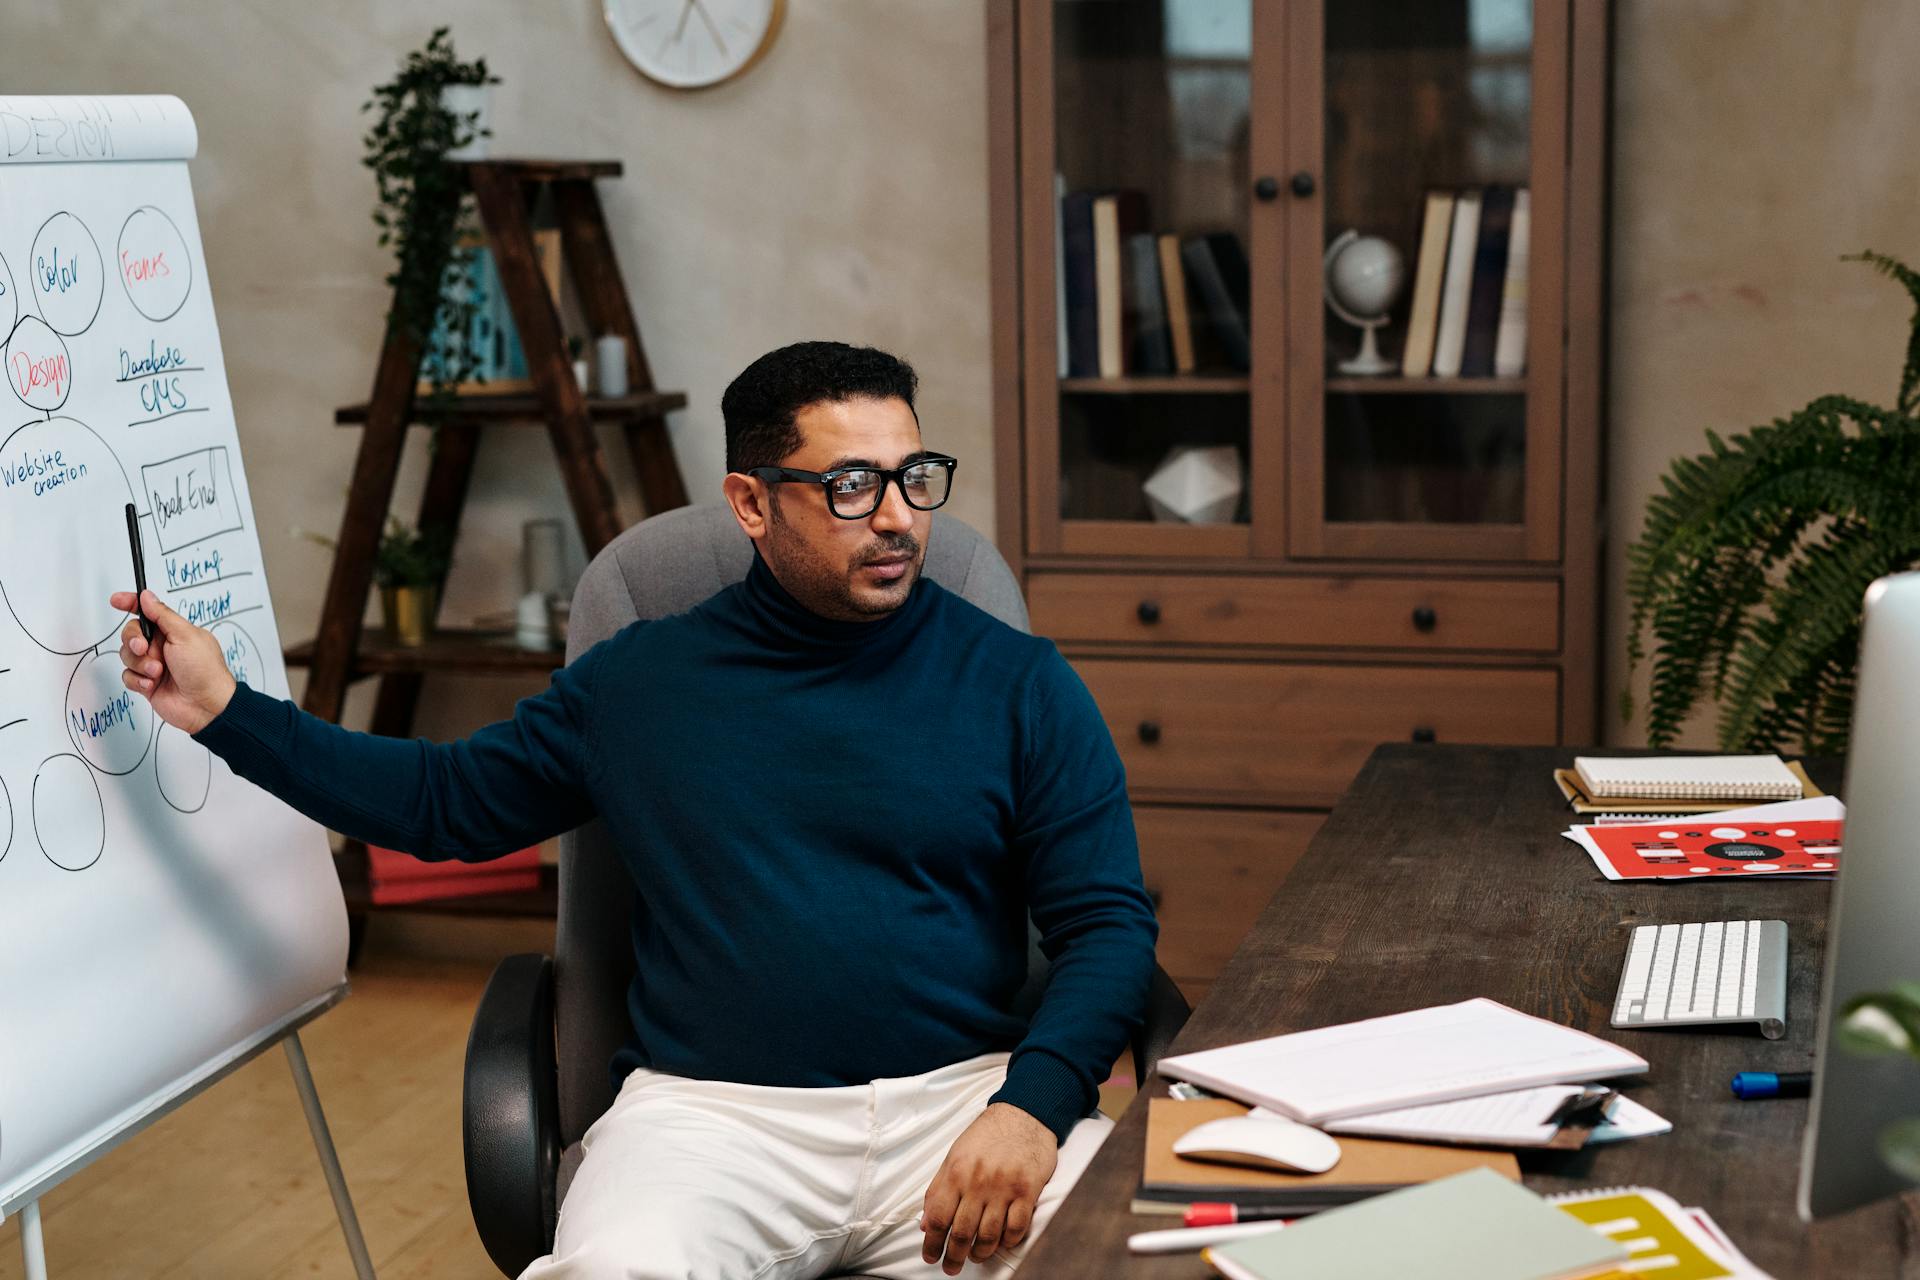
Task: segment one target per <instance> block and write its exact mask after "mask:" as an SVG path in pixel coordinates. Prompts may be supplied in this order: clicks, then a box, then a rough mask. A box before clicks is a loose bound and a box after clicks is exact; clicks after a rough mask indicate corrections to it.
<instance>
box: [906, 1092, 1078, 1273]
mask: <svg viewBox="0 0 1920 1280" xmlns="http://www.w3.org/2000/svg"><path fill="white" fill-rule="evenodd" d="M1059 1159H1060V1152H1059V1144H1058V1143H1057V1142H1056V1141H1055V1140H1054V1137H1053V1130H1051V1129H1049V1128H1047V1126H1045V1125H1043V1124H1041V1123H1040V1122H1039V1121H1038V1120H1035V1119H1034V1118H1033V1117H1032V1116H1030V1115H1028V1114H1027V1113H1026V1112H1024V1111H1022V1110H1021V1109H1020V1108H1018V1107H1016V1106H1014V1105H1012V1104H1011V1103H1006V1102H996V1103H993V1104H992V1105H991V1106H989V1107H988V1108H987V1109H986V1110H985V1111H983V1112H981V1113H980V1118H979V1119H978V1120H975V1121H974V1122H973V1123H972V1124H970V1125H968V1126H967V1131H966V1132H965V1133H963V1134H961V1135H960V1138H959V1140H958V1141H956V1142H955V1143H954V1144H953V1146H952V1147H951V1148H949V1149H948V1151H947V1158H946V1159H945V1160H943V1161H942V1162H941V1163H940V1172H938V1173H936V1174H934V1175H933V1185H932V1186H930V1187H928V1188H927V1198H926V1201H925V1203H924V1204H923V1205H922V1206H921V1214H920V1225H921V1226H922V1227H923V1228H925V1230H926V1233H927V1238H926V1242H925V1243H924V1244H922V1245H921V1246H920V1259H921V1261H923V1262H939V1263H940V1264H941V1265H940V1269H941V1270H942V1271H944V1272H946V1273H947V1274H948V1275H950V1276H957V1275H959V1274H960V1268H961V1267H963V1266H965V1265H966V1264H967V1262H968V1261H969V1260H972V1261H974V1262H985V1261H986V1260H987V1259H988V1258H991V1257H992V1256H993V1255H994V1254H995V1253H998V1252H1003V1251H1005V1250H1008V1249H1011V1248H1013V1247H1014V1246H1015V1245H1017V1244H1019V1243H1020V1242H1021V1241H1022V1240H1024V1239H1026V1236H1027V1228H1029V1227H1030V1226H1032V1225H1033V1209H1034V1206H1035V1205H1036V1204H1038V1203H1039V1201H1040V1188H1042V1187H1044V1186H1046V1185H1047V1180H1048V1179H1049V1178H1051V1177H1053V1170H1054V1166H1055V1164H1057V1163H1058V1162H1059ZM942 1254H944V1255H945V1257H944V1259H943V1258H942Z"/></svg>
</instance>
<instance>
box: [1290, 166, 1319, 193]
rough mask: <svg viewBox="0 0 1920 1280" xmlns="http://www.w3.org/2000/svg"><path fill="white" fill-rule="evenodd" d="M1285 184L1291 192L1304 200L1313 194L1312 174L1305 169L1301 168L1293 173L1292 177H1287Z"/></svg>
mask: <svg viewBox="0 0 1920 1280" xmlns="http://www.w3.org/2000/svg"><path fill="white" fill-rule="evenodd" d="M1287 186H1288V187H1289V188H1290V189H1291V190H1292V192H1293V194H1295V195H1296V196H1299V197H1300V198H1301V199H1302V200H1304V199H1306V198H1307V197H1308V196H1310V195H1312V194H1313V189H1314V183H1313V175H1312V174H1310V173H1308V172H1307V171H1306V170H1305V169H1302V170H1301V171H1300V172H1298V173H1296V174H1294V175H1293V177H1292V178H1290V179H1288V181H1287Z"/></svg>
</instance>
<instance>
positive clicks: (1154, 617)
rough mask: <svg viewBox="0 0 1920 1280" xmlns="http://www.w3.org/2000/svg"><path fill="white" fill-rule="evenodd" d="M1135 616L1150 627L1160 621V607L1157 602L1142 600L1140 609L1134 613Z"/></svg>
mask: <svg viewBox="0 0 1920 1280" xmlns="http://www.w3.org/2000/svg"><path fill="white" fill-rule="evenodd" d="M1133 615H1134V617H1136V618H1138V619H1140V621H1141V622H1143V623H1145V624H1146V625H1147V626H1149V627H1150V626H1152V625H1153V624H1154V623H1156V622H1158V621H1160V606H1159V604H1158V603H1156V602H1155V601H1152V600H1142V601H1141V602H1140V607H1139V608H1138V609H1135V610H1134V611H1133Z"/></svg>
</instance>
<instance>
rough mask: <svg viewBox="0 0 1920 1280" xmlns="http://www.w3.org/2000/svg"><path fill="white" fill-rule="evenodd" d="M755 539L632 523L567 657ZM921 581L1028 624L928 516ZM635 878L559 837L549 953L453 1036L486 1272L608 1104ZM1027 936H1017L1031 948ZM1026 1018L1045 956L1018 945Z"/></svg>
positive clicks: (600, 575) (984, 553) (540, 1248)
mask: <svg viewBox="0 0 1920 1280" xmlns="http://www.w3.org/2000/svg"><path fill="white" fill-rule="evenodd" d="M752 562H753V544H752V543H751V542H750V541H749V540H748V539H747V537H746V535H745V534H743V533H741V531H740V527H739V525H738V524H736V523H735V522H734V519H733V514H732V512H731V511H729V510H728V509H727V508H726V507H724V506H700V507H682V508H680V509H678V510H675V511H668V512H664V513H662V514H660V515H657V516H654V517H653V518H652V519H649V520H645V521H642V522H641V523H640V524H638V525H635V526H634V527H633V528H631V529H628V530H627V531H626V532H625V533H623V534H621V535H620V536H619V537H618V538H615V539H614V540H613V541H612V542H611V543H609V544H608V545H607V547H606V548H605V549H604V550H603V551H601V553H600V554H599V555H598V556H596V557H594V561H593V563H592V564H591V565H589V566H587V571H586V573H585V574H584V575H583V576H582V577H581V579H580V585H579V587H578V589H577V590H576V591H575V592H574V596H573V610H572V613H571V615H570V617H569V621H568V627H567V659H568V661H572V660H573V659H574V658H577V657H579V656H580V654H582V653H583V652H585V651H586V650H587V649H588V648H590V647H592V646H593V645H594V644H595V643H596V642H598V641H600V640H603V639H605V638H606V637H607V636H610V635H612V634H614V633H615V632H616V631H618V630H620V628H622V627H624V626H625V625H627V624H628V623H629V622H633V621H635V620H636V619H640V618H658V617H665V616H667V615H669V614H674V613H681V612H684V611H685V610H687V609H691V608H692V607H693V606H694V605H696V604H699V603H700V602H701V601H703V600H705V599H707V598H708V597H709V596H711V595H713V594H714V593H715V592H718V591H719V590H721V589H722V588H724V587H727V586H729V585H731V584H733V583H735V582H738V581H740V580H741V579H742V578H744V577H745V576H746V574H747V569H748V567H749V566H750V565H751V564H752ZM925 572H926V574H927V576H928V577H930V578H932V579H933V580H934V581H935V582H938V583H939V584H940V585H941V586H943V587H945V588H947V590H949V591H952V592H954V593H955V594H956V595H959V596H961V597H963V598H964V599H966V600H968V601H970V602H971V603H973V604H975V605H977V606H979V607H980V608H982V609H984V610H986V611H987V612H988V613H991V614H993V615H994V616H995V617H997V618H999V619H1000V620H1001V621H1003V622H1005V623H1007V624H1008V625H1010V626H1014V627H1018V628H1020V629H1021V630H1022V631H1025V630H1026V629H1027V610H1026V605H1025V603H1024V602H1023V601H1022V600H1021V598H1020V589H1019V586H1018V584H1017V583H1016V582H1015V581H1014V577H1013V573H1012V571H1010V570H1009V569H1008V568H1007V565H1006V562H1005V561H1004V560H1002V559H1001V558H1000V555H999V553H998V552H997V551H995V550H994V548H993V546H992V544H991V543H989V542H988V541H987V540H986V539H985V538H983V537H981V536H980V535H979V534H978V533H976V532H974V531H973V530H972V529H970V528H968V527H967V526H966V525H964V524H961V523H960V522H959V521H958V520H955V519H952V518H951V517H947V516H942V515H940V514H938V513H935V515H934V517H933V527H932V532H931V533H930V534H929V536H928V540H927V556H926V567H925ZM632 899H633V884H632V881H631V880H630V878H629V877H628V875H627V872H626V869H625V867H623V866H622V865H621V863H620V860H619V857H618V855H617V854H616V853H615V852H614V849H613V842H612V839H611V838H610V837H609V836H608V834H607V832H606V829H605V828H604V827H603V825H602V824H601V823H600V822H598V821H594V822H591V823H589V824H587V825H586V826H584V827H581V828H580V829H579V830H577V831H573V832H569V833H568V834H566V835H564V836H562V837H561V838H560V909H559V920H558V925H557V929H556V934H555V940H554V954H553V956H552V957H551V958H549V957H547V956H542V955H517V956H508V957H507V958H506V959H505V960H502V961H501V962H500V964H499V966H498V967H497V968H496V969H495V970H494V972H493V977H492V978H491V979H489V980H488V982H487V989H486V991H485V992H484V993H483V994H482V995H481V997H480V1007H479V1009H478V1010H477V1011H476V1012H475V1014H474V1019H473V1031H472V1033H471V1035H470V1036H469V1037H468V1039H467V1066H466V1093H465V1099H464V1104H463V1112H464V1114H463V1121H462V1127H463V1130H464V1137H465V1145H466V1165H467V1199H468V1202H469V1204H470V1205H471V1206H472V1209H473V1220H474V1224H475V1225H476V1226H477V1227H478V1228H479V1231H480V1239H481V1242H482V1243H483V1244H484V1245H485V1246H486V1249H487V1253H488V1255H489V1256H491V1257H492V1259H493V1261H494V1263H495V1265H497V1266H498V1267H499V1268H500V1269H501V1271H503V1272H505V1273H506V1274H507V1275H510V1276H511V1275H517V1274H519V1272H520V1271H521V1270H522V1269H524V1268H525V1267H526V1265H527V1264H528V1263H529V1262H531V1261H533V1260H534V1259H535V1258H537V1257H539V1256H541V1255H542V1254H545V1253H546V1252H548V1251H549V1250H550V1249H551V1248H552V1246H553V1232H554V1224H555V1223H556V1221H557V1220H558V1218H559V1211H560V1203H561V1201H562V1200H564V1199H565V1198H566V1194H567V1186H568V1184H569V1183H570V1182H571V1181H572V1180H573V1173H574V1170H576V1169H577V1168H578V1167H579V1163H580V1138H581V1136H582V1135H583V1134H585V1133H586V1131H587V1129H588V1128H589V1127H591V1126H592V1124H593V1122H594V1121H595V1120H597V1119H598V1118H599V1117H600V1116H601V1114H602V1113H604V1112H605V1111H606V1109H607V1108H608V1107H609V1106H611V1105H612V1103H613V1097H614V1091H613V1086H612V1082H611V1081H610V1080H609V1079H608V1072H607V1063H608V1062H609V1061H610V1060H611V1059H612V1057H613V1054H614V1051H615V1050H616V1049H617V1048H619V1046H620V1045H622V1044H623V1043H625V1042H626V1040H627V1039H628V1038H629V1037H630V1036H631V1035H632V1024H631V1023H630V1022H629V1021H628V1017H627V1006H626V995H627V987H628V984H629V983H630V982H631V981H632V979H633V947H632V942H631V937H630V934H629V932H628V928H629V920H628V913H629V908H630V906H631V904H632ZM1035 942H1037V933H1031V934H1030V943H1035ZM1029 951H1030V955H1029V959H1028V965H1027V985H1026V987H1025V988H1024V989H1023V990H1022V991H1021V993H1020V996H1019V998H1018V999H1017V1000H1016V1002H1015V1008H1016V1010H1017V1011H1019V1012H1021V1013H1024V1014H1031V1013H1032V1011H1033V1010H1034V1008H1036V1007H1037V1006H1038V1004H1039V1000H1040V993H1041V992H1042V991H1043V990H1044V989H1045V986H1046V970H1047V960H1046V957H1045V956H1044V955H1043V954H1042V953H1041V952H1040V950H1039V948H1038V946H1037V945H1030V947H1029ZM1187 1013H1188V1009H1187V1002H1186V1001H1185V1000H1184V999H1183V998H1182V997H1181V995H1180V992H1179V989H1178V988H1176V987H1175V986H1174V984H1173V981H1172V979H1170V978H1168V977H1167V975H1166V973H1165V972H1164V971H1162V970H1161V969H1160V968H1159V967H1158V966H1155V969H1154V975H1153V983H1152V986H1151V988H1150V990H1149V993H1148V1007H1147V1010H1146V1013H1145V1023H1144V1025H1143V1026H1142V1027H1141V1029H1140V1030H1139V1032H1137V1033H1136V1034H1135V1036H1134V1040H1133V1062H1134V1070H1135V1071H1136V1072H1138V1076H1137V1078H1138V1079H1139V1080H1140V1081H1141V1082H1142V1083H1143V1084H1144V1083H1145V1081H1146V1078H1147V1073H1148V1072H1149V1071H1150V1070H1151V1069H1152V1067H1153V1064H1154V1063H1155V1062H1156V1061H1158V1060H1159V1058H1160V1055H1161V1054H1162V1053H1163V1052H1164V1051H1165V1049H1166V1047H1167V1045H1168V1044H1170V1043H1171V1042H1172V1040H1173V1037H1174V1035H1175V1034H1176V1033H1177V1032H1178V1031H1179V1030H1180V1028H1181V1026H1182V1025H1183V1024H1184V1023H1185V1022H1186V1020H1187Z"/></svg>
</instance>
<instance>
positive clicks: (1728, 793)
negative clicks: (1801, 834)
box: [1573, 755, 1802, 800]
mask: <svg viewBox="0 0 1920 1280" xmlns="http://www.w3.org/2000/svg"><path fill="white" fill-rule="evenodd" d="M1573 770H1574V772H1575V773H1576V774H1578V775H1579V776H1580V782H1581V785H1583V786H1585V787H1586V789H1587V793H1588V794H1589V795H1592V796H1600V797H1605V798H1607V799H1609V800H1617V799H1632V800H1663V799H1684V800H1797V799H1799V798H1800V796H1801V794H1802V791H1801V786H1800V779H1799V778H1798V777H1796V776H1795V775H1794V773H1793V771H1792V770H1790V769H1788V768H1787V766H1786V764H1785V763H1784V762H1783V761H1782V760H1781V759H1780V757H1779V756H1772V755H1768V756H1620V757H1605V756H1580V757H1578V758H1577V759H1575V760H1574V762H1573Z"/></svg>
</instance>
